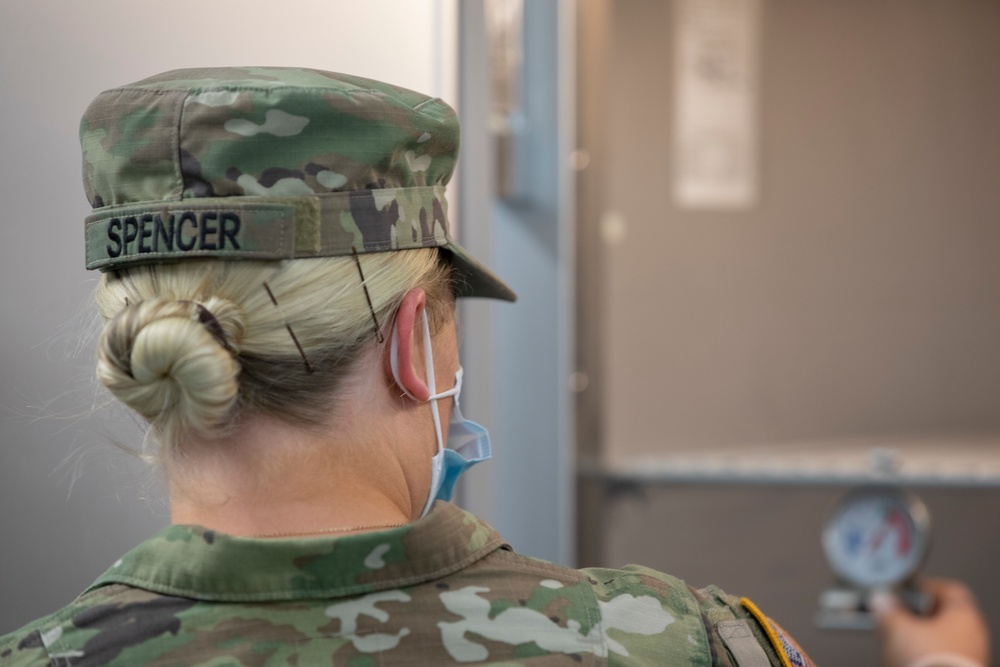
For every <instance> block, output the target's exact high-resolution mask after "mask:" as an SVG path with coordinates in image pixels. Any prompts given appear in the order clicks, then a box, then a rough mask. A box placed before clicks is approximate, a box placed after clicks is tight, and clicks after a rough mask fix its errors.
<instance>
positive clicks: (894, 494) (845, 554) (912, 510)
mask: <svg viewBox="0 0 1000 667" xmlns="http://www.w3.org/2000/svg"><path fill="white" fill-rule="evenodd" d="M929 545H930V517H929V516H928V514H927V508H926V507H925V506H924V504H923V503H922V502H920V500H919V499H918V498H917V497H916V496H913V495H911V494H908V493H905V492H903V491H900V490H898V489H892V488H869V489H862V490H859V491H856V492H854V493H852V494H850V495H849V496H847V498H845V499H844V501H843V502H842V503H841V504H840V506H839V507H837V509H836V510H835V511H834V513H833V515H832V517H831V518H830V521H829V523H827V526H826V528H825V530H824V531H823V549H824V551H825V552H826V558H827V560H828V561H829V563H830V567H831V568H832V569H833V571H834V572H835V573H836V574H837V575H838V576H839V577H840V578H841V579H842V580H843V582H844V583H846V584H848V585H850V586H852V587H854V588H856V589H860V590H872V589H876V588H895V587H898V586H901V585H903V584H906V583H907V582H908V581H910V580H911V579H912V578H913V577H914V575H916V573H917V570H918V569H919V568H920V565H921V564H922V563H923V560H924V557H925V556H926V555H927V548H928V546H929Z"/></svg>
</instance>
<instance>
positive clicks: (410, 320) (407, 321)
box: [385, 287, 431, 401]
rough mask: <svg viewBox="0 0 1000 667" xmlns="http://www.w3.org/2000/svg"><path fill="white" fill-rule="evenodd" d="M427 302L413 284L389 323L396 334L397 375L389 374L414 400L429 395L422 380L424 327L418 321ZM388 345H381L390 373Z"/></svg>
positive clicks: (428, 390)
mask: <svg viewBox="0 0 1000 667" xmlns="http://www.w3.org/2000/svg"><path fill="white" fill-rule="evenodd" d="M426 305H427V295H426V294H425V293H424V291H423V290H422V289H420V288H419V287H414V288H413V289H411V290H410V291H409V292H407V293H406V296H404V297H403V301H402V303H400V304H399V310H397V311H396V321H395V323H394V324H393V327H394V329H395V330H394V331H393V332H390V335H392V334H395V335H396V336H398V358H397V362H398V370H399V378H398V380H397V379H396V378H393V380H394V381H397V382H398V383H399V384H401V385H402V388H403V389H405V390H406V391H407V392H409V393H410V394H411V395H412V396H413V397H415V398H416V399H417V400H418V401H426V400H427V399H428V398H429V397H430V395H431V392H430V389H428V388H427V382H426V380H425V377H426V375H425V372H426V369H425V368H424V363H426V360H425V359H424V358H423V357H424V355H423V349H424V331H423V325H422V323H421V319H422V317H421V315H422V314H423V312H424V308H425V307H426ZM391 348H392V346H391V344H390V345H386V346H385V367H386V371H387V372H388V373H389V377H392V365H391V362H390V356H389V355H390V354H391V352H390V350H391Z"/></svg>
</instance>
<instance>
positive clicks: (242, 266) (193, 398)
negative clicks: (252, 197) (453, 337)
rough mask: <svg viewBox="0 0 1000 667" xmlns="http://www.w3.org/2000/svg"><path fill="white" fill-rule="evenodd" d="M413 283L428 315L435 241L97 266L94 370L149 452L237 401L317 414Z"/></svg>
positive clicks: (435, 298) (237, 410) (276, 411)
mask: <svg viewBox="0 0 1000 667" xmlns="http://www.w3.org/2000/svg"><path fill="white" fill-rule="evenodd" d="M356 260H357V262H356ZM358 262H359V263H358ZM361 266H363V274H364V278H365V280H364V286H365V287H367V295H366V292H365V289H364V287H363V285H362V281H361V276H360V275H359V267H361ZM414 287H422V288H424V290H425V291H426V292H427V303H428V310H429V314H430V315H431V319H432V321H433V322H435V325H437V323H438V322H439V321H440V315H441V314H442V313H443V312H444V310H443V308H441V306H442V305H444V304H450V295H451V285H450V281H449V269H448V266H447V265H445V264H443V263H442V261H441V260H440V259H439V254H438V251H437V250H436V249H426V250H405V251H397V252H386V253H375V254H366V255H362V256H360V257H357V258H354V257H323V258H315V259H295V260H284V261H278V262H257V261H222V260H213V259H206V260H194V261H186V262H180V263H176V264H159V265H148V266H140V267H135V268H131V269H123V270H119V271H116V272H109V273H106V274H104V276H103V277H102V279H101V282H100V284H99V285H98V287H97V290H96V294H95V296H96V301H97V306H98V310H99V312H100V314H101V316H102V317H103V318H104V320H105V322H106V324H105V326H104V330H103V332H102V333H101V336H100V340H99V343H98V354H97V376H98V378H99V379H100V381H101V382H102V383H103V384H104V385H105V386H106V387H107V388H108V389H109V390H110V391H111V392H112V393H113V394H114V395H115V396H116V397H117V398H118V399H119V400H121V401H122V402H123V403H125V404H126V405H127V406H129V407H130V408H132V409H134V410H135V411H136V412H138V413H139V414H140V415H142V416H143V417H144V418H145V419H146V420H147V421H148V422H149V423H150V426H151V429H152V431H151V432H152V435H153V436H154V437H155V438H156V440H157V441H159V444H160V449H161V452H160V456H161V458H163V457H169V456H170V455H171V454H172V453H174V452H175V451H176V450H177V449H178V446H179V444H180V443H181V442H183V441H184V440H185V439H186V438H187V437H188V436H189V435H190V434H198V435H201V436H207V437H210V438H211V437H219V436H222V435H224V434H225V433H226V432H227V431H228V430H229V429H230V428H231V427H232V426H233V425H234V424H235V423H236V422H237V420H238V419H239V417H240V416H241V415H243V414H247V413H263V414H266V415H270V416H272V417H275V418H278V419H281V420H284V421H286V422H291V423H299V424H318V423H321V422H322V421H323V419H324V418H326V417H328V416H329V414H330V405H331V400H333V399H334V397H335V396H336V394H337V392H338V390H339V389H340V388H341V385H342V380H343V379H344V378H345V376H347V375H348V374H349V372H350V370H351V368H352V366H353V364H354V362H355V361H356V360H357V359H358V358H359V357H360V356H361V353H362V352H363V350H364V349H365V348H366V346H368V345H371V344H373V343H374V342H376V341H377V340H381V339H384V337H385V336H386V335H387V332H388V331H389V330H390V326H391V323H392V318H393V317H394V315H395V311H396V309H397V308H398V306H399V303H400V301H401V300H402V298H403V296H404V295H405V294H406V292H408V291H409V290H410V289H412V288H414ZM369 298H370V300H371V303H370V305H369V300H368V299H369ZM375 321H377V322H378V326H379V330H376V325H375Z"/></svg>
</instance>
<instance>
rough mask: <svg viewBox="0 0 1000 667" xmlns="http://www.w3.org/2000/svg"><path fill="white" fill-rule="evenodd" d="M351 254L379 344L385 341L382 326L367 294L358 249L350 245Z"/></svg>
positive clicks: (366, 284)
mask: <svg viewBox="0 0 1000 667" xmlns="http://www.w3.org/2000/svg"><path fill="white" fill-rule="evenodd" d="M351 254H352V255H354V263H355V264H357V265H358V275H359V276H361V289H363V290H364V291H365V301H367V302H368V312H370V313H371V314H372V323H373V324H374V325H375V340H377V341H378V342H379V344H381V343H384V342H385V338H384V337H383V336H382V327H380V326H379V324H378V317H377V316H376V315H375V306H373V305H372V297H371V295H370V294H368V283H366V282H365V272H364V271H362V270H361V260H360V259H359V258H358V249H357V248H356V247H355V246H351Z"/></svg>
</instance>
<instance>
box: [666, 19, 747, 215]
mask: <svg viewBox="0 0 1000 667" xmlns="http://www.w3.org/2000/svg"><path fill="white" fill-rule="evenodd" d="M676 7H677V10H676V12H677V13H676V20H675V23H674V25H675V35H674V39H675V44H676V48H677V51H676V70H675V72H676V79H675V82H676V88H675V97H674V99H675V125H674V150H673V156H674V161H673V167H674V173H673V177H674V178H673V186H674V187H673V191H674V200H675V201H676V203H677V204H678V205H679V206H681V207H684V208H701V209H705V208H747V207H750V206H752V205H754V204H755V203H756V201H757V191H758V185H759V183H758V180H759V177H758V164H757V142H758V127H757V80H758V72H757V69H758V65H757V53H758V50H759V41H760V0H678V1H677V4H676Z"/></svg>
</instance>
